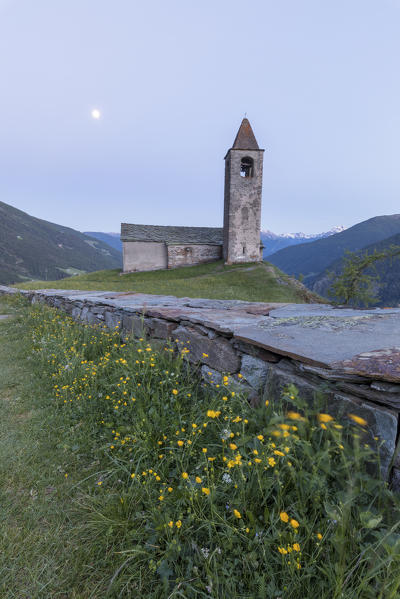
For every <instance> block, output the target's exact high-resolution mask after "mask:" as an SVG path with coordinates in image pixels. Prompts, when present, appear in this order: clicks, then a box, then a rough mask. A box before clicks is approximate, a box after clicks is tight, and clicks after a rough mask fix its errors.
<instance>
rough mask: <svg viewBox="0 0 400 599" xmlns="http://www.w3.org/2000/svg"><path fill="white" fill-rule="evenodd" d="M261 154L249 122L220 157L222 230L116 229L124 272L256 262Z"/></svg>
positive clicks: (129, 226) (259, 250) (259, 253)
mask: <svg viewBox="0 0 400 599" xmlns="http://www.w3.org/2000/svg"><path fill="white" fill-rule="evenodd" d="M263 152H264V150H261V149H260V148H259V147H258V143H257V140H256V138H255V136H254V133H253V130H252V128H251V125H250V123H249V121H248V119H246V118H245V119H243V121H242V123H241V125H240V127H239V131H238V133H237V135H236V138H235V141H234V142H233V146H232V148H230V149H229V150H228V152H227V154H226V156H225V193H224V226H223V228H222V229H221V228H216V227H166V226H156V225H133V224H128V223H122V224H121V241H122V246H123V272H125V273H128V272H134V271H144V270H158V269H166V268H176V267H179V266H191V265H195V264H203V263H205V262H215V261H216V260H221V258H223V259H224V261H225V263H226V264H237V263H241V262H259V261H260V260H262V245H261V242H260V227H261V190H262V171H263Z"/></svg>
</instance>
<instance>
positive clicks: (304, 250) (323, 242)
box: [268, 214, 400, 284]
mask: <svg viewBox="0 0 400 599" xmlns="http://www.w3.org/2000/svg"><path fill="white" fill-rule="evenodd" d="M398 233H400V214H391V215H387V216H375V217H374V218H370V219H368V220H366V221H363V222H361V223H358V224H357V225H354V226H353V227H350V228H349V229H346V230H345V231H342V232H341V233H336V234H335V235H331V236H330V237H325V238H324V239H318V240H316V241H312V242H311V243H303V244H301V245H296V246H295V247H289V248H285V249H283V250H280V251H279V252H276V253H275V254H273V255H272V256H269V258H268V259H269V261H270V262H272V264H275V266H277V267H278V268H280V269H281V270H283V271H284V272H286V273H288V274H290V275H294V276H298V275H300V274H303V275H304V282H305V283H306V284H310V283H309V281H310V280H311V277H316V276H317V275H318V274H319V273H321V272H323V271H324V270H325V269H326V268H327V267H328V266H329V265H330V264H332V263H333V262H334V261H335V260H337V259H339V258H341V257H342V256H343V254H344V252H345V251H346V250H349V251H356V250H359V249H361V248H364V247H366V246H368V245H371V244H374V243H378V242H379V241H382V240H384V239H387V238H388V237H391V236H392V235H397V234H398Z"/></svg>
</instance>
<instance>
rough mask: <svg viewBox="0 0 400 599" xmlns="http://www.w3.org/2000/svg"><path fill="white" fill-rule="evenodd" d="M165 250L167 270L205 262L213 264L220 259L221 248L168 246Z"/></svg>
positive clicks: (215, 246) (200, 245)
mask: <svg viewBox="0 0 400 599" xmlns="http://www.w3.org/2000/svg"><path fill="white" fill-rule="evenodd" d="M167 250H168V268H177V267H179V266H194V265H196V264H205V263H207V262H215V261H217V260H220V259H221V258H222V246H220V245H206V244H198V245H196V244H190V245H178V244H173V245H172V244H171V245H170V244H169V245H168V247H167Z"/></svg>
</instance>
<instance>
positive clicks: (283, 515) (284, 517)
mask: <svg viewBox="0 0 400 599" xmlns="http://www.w3.org/2000/svg"><path fill="white" fill-rule="evenodd" d="M279 517H280V519H281V520H282V522H289V516H288V514H287V513H286V512H281V513H280V514H279Z"/></svg>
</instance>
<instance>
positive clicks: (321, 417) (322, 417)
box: [317, 414, 333, 422]
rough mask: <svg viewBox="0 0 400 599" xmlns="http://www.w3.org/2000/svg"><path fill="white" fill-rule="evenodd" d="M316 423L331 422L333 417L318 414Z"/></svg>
mask: <svg viewBox="0 0 400 599" xmlns="http://www.w3.org/2000/svg"><path fill="white" fill-rule="evenodd" d="M317 418H318V422H331V421H332V420H333V417H332V416H331V415H330V414H318V415H317Z"/></svg>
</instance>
